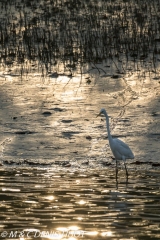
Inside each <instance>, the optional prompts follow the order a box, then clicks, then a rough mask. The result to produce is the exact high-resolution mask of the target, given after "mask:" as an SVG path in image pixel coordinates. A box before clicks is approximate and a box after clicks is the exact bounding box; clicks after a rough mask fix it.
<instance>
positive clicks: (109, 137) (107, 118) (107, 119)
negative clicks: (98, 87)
mask: <svg viewBox="0 0 160 240" xmlns="http://www.w3.org/2000/svg"><path fill="white" fill-rule="evenodd" d="M105 117H106V125H107V132H108V139H109V141H112V136H111V134H110V129H109V117H108V114H107V113H106V112H105Z"/></svg>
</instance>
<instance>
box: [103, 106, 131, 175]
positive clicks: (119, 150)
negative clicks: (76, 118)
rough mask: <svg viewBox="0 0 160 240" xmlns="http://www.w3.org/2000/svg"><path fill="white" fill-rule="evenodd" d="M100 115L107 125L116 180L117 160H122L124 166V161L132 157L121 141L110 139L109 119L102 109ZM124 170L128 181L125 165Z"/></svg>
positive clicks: (129, 150)
mask: <svg viewBox="0 0 160 240" xmlns="http://www.w3.org/2000/svg"><path fill="white" fill-rule="evenodd" d="M101 114H104V116H105V117H106V125H107V132H108V140H109V145H110V148H111V150H112V153H113V155H114V157H115V159H116V178H117V174H118V168H117V160H123V161H124V164H125V160H126V159H133V158H134V155H133V153H132V151H131V149H130V148H129V146H128V145H127V144H126V143H124V142H123V141H121V140H120V139H118V138H112V136H111V134H110V128H109V117H108V114H107V112H106V110H105V109H104V108H102V109H101V111H100V113H99V114H98V116H100V115H101ZM125 169H126V175H127V179H128V171H127V168H126V164H125Z"/></svg>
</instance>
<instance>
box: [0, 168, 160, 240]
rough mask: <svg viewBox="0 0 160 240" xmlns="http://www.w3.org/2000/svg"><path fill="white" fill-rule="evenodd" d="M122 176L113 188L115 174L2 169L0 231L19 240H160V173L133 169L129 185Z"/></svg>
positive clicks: (91, 171)
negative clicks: (21, 234)
mask: <svg viewBox="0 0 160 240" xmlns="http://www.w3.org/2000/svg"><path fill="white" fill-rule="evenodd" d="M121 174H123V171H121ZM121 174H120V178H119V183H118V185H116V181H115V179H114V178H115V177H114V175H115V171H114V169H107V168H106V169H99V170H98V169H97V170H96V171H95V170H94V169H84V172H83V173H82V172H80V171H78V170H77V169H72V170H62V168H61V169H58V168H57V169H56V171H55V169H53V168H48V169H47V168H45V169H42V168H39V169H38V168H35V169H34V168H18V169H11V168H1V169H0V189H1V191H0V212H1V216H0V222H1V225H0V231H1V233H3V231H7V233H8V236H7V237H8V239H10V238H11V236H9V234H11V231H17V235H16V233H15V232H14V234H15V235H14V236H13V237H14V238H15V239H20V240H25V239H34V238H35V236H36V239H63V240H64V239H69V240H73V239H74V240H79V239H122V238H123V239H130V238H131V239H159V238H160V228H159V223H160V219H159V216H160V200H159V199H160V192H159V182H160V171H159V170H154V169H150V170H148V171H146V170H145V171H144V172H143V171H142V170H141V171H138V170H136V171H134V170H133V171H132V172H131V174H132V175H131V176H130V178H129V182H128V184H126V183H125V175H124V176H123V175H121ZM22 231H23V232H24V235H23V236H20V235H18V234H20V233H21V232H22ZM27 232H29V236H28V238H27ZM12 234H13V232H12ZM34 235H35V236H34ZM3 239H7V238H6V237H5V238H3Z"/></svg>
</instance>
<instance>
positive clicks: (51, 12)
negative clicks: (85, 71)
mask: <svg viewBox="0 0 160 240" xmlns="http://www.w3.org/2000/svg"><path fill="white" fill-rule="evenodd" d="M0 9H1V10H0V68H1V70H2V71H10V72H11V71H17V72H18V73H19V74H21V75H23V74H28V73H31V72H34V71H40V72H41V73H42V75H46V74H51V73H54V72H58V71H59V70H58V69H61V71H64V72H66V73H67V74H68V75H71V76H72V75H73V74H74V72H75V71H77V70H79V69H82V68H83V66H86V65H88V64H90V63H92V64H94V65H96V64H97V63H102V62H107V60H108V59H110V60H111V62H112V63H113V65H114V66H115V68H116V72H117V73H120V74H123V73H125V72H126V71H131V72H132V71H135V70H136V71H141V70H143V71H144V72H149V73H151V72H152V73H153V72H154V73H155V74H159V72H158V67H159V62H160V17H159V15H160V1H159V0H155V1H149V0H146V1H141V0H131V1H128V0H121V1H109V0H108V1H107V0H105V1H104V0H99V1H97V0H90V1H88V0H87V1H85V0H84V1H80V0H68V1H66V0H56V1H53V0H48V1H45V0H41V1H37V0H32V1H30V0H23V1H18V0H13V1H7V0H6V1H0ZM59 66H60V67H59ZM62 69H63V70H62ZM81 73H82V70H81Z"/></svg>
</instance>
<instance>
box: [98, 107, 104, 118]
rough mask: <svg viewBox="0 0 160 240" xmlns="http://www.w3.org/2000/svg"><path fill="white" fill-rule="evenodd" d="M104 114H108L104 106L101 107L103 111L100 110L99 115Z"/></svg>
mask: <svg viewBox="0 0 160 240" xmlns="http://www.w3.org/2000/svg"><path fill="white" fill-rule="evenodd" d="M102 114H104V115H106V110H105V109H104V108H102V109H101V111H100V112H99V114H98V115H97V117H98V116H101V115H102Z"/></svg>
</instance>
